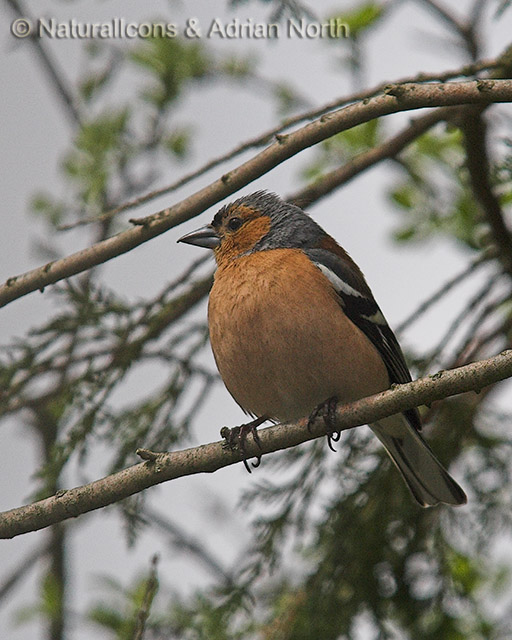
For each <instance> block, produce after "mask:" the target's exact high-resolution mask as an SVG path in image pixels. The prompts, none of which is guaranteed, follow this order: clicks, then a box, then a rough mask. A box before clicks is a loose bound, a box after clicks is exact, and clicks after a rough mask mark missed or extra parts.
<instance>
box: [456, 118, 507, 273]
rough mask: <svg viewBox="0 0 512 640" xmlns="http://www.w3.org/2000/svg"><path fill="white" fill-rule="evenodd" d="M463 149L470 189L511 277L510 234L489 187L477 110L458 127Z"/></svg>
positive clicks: (481, 120)
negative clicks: (462, 136) (461, 135)
mask: <svg viewBox="0 0 512 640" xmlns="http://www.w3.org/2000/svg"><path fill="white" fill-rule="evenodd" d="M461 129H462V132H463V134H464V143H465V148H466V165H467V168H468V171H469V176H470V183H471V188H472V189H473V194H474V196H475V198H476V200H477V201H478V202H479V204H480V206H481V208H482V211H483V214H484V216H485V219H486V220H487V222H488V223H489V226H490V227H491V231H492V235H493V239H494V242H495V244H496V246H497V247H498V250H499V257H500V259H501V263H502V265H503V268H504V269H505V270H506V271H507V272H508V273H509V274H510V275H512V230H511V229H509V228H508V227H507V225H506V223H505V217H504V215H503V211H502V209H501V204H500V201H499V199H498V197H497V196H496V195H495V194H494V192H493V189H492V185H491V178H490V173H491V163H490V161H489V154H488V151H487V126H486V122H485V120H484V117H483V115H482V114H481V113H480V111H479V110H475V109H468V111H467V112H466V114H465V117H464V119H463V120H462V123H461Z"/></svg>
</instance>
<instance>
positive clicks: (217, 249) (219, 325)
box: [179, 191, 466, 507]
mask: <svg viewBox="0 0 512 640" xmlns="http://www.w3.org/2000/svg"><path fill="white" fill-rule="evenodd" d="M179 242H185V243H188V244H192V245H197V246H200V247H207V248H210V249H213V251H214V254H215V259H216V262H217V270H216V273H215V279H214V285H213V288H212V290H211V293H210V299H209V305H208V324H209V330H210V340H211V345H212V350H213V354H214V356H215V361H216V364H217V367H218V369H219V372H220V375H221V377H222V379H223V381H224V383H225V385H226V387H227V389H228V391H229V392H230V393H231V395H232V396H233V397H234V399H235V400H236V401H237V402H238V404H239V405H240V406H241V407H242V408H243V409H244V410H245V411H246V412H248V413H250V414H252V415H253V416H256V417H257V420H256V421H255V423H253V424H261V423H262V422H263V421H265V420H266V419H271V420H274V421H289V420H297V419H299V418H302V417H304V416H308V415H311V414H312V412H313V413H314V414H315V415H316V413H318V409H317V407H325V406H326V405H327V406H329V407H332V403H333V402H337V401H339V402H351V401H353V400H357V399H359V398H363V397H365V396H368V395H372V394H375V393H378V392H380V391H383V390H384V389H388V388H389V386H390V385H391V384H392V383H404V382H410V380H411V375H410V373H409V370H408V368H407V365H406V363H405V359H404V356H403V354H402V350H401V349H400V346H399V344H398V342H397V340H396V338H395V335H394V334H393V332H392V331H391V329H390V328H389V326H388V324H387V322H386V320H385V318H384V316H383V315H382V312H381V310H380V309H379V307H378V305H377V303H376V302H375V300H374V298H373V295H372V293H371V291H370V288H369V287H368V285H367V283H366V280H365V278H364V276H363V274H362V273H361V270H360V269H359V267H358V266H357V265H356V264H355V262H354V261H353V260H352V259H351V258H350V256H349V255H348V254H347V252H346V251H345V250H344V249H342V248H341V247H340V246H339V245H338V244H337V242H336V241H335V240H334V239H333V238H332V237H331V236H329V235H328V234H327V233H326V232H325V231H324V230H323V229H322V228H321V227H320V226H319V225H318V224H317V223H316V222H314V220H312V219H311V218H310V217H309V216H308V215H307V214H306V213H304V211H302V210H301V209H300V208H299V207H296V206H294V205H292V204H289V203H287V202H285V201H283V200H281V199H280V198H279V197H278V196H276V195H274V194H272V193H268V192H265V191H258V192H256V193H253V194H251V195H248V196H245V197H242V198H240V199H238V200H236V201H235V202H233V203H231V204H228V205H226V206H224V207H222V208H221V209H220V210H219V211H218V213H217V214H216V215H215V217H214V218H213V221H212V223H211V224H209V225H207V226H205V227H203V228H201V229H198V230H197V231H194V232H192V233H189V234H187V235H185V236H183V237H182V238H180V240H179ZM370 426H371V429H372V430H373V431H374V433H375V435H376V436H377V437H378V438H379V440H380V441H381V442H382V444H383V445H384V447H385V448H386V450H387V452H388V453H389V455H390V456H391V459H392V460H393V462H394V463H395V465H396V466H397V467H398V469H399V471H400V472H401V474H402V476H403V478H404V480H405V482H406V484H407V486H408V487H409V489H410V490H411V492H412V494H413V496H414V497H415V498H416V500H417V501H418V502H419V504H420V505H422V506H425V507H426V506H433V505H436V504H438V503H440V502H444V503H447V504H453V505H458V504H464V503H465V502H466V495H465V494H464V491H463V490H462V489H461V487H460V486H459V485H458V484H457V483H456V482H455V480H453V478H452V477H451V476H450V475H449V474H448V472H447V471H446V470H445V469H444V468H443V467H442V465H441V464H440V462H439V461H438V460H437V459H436V457H435V456H434V454H433V452H432V450H431V449H430V448H429V446H428V445H427V444H426V442H425V441H424V440H423V438H422V437H421V435H420V433H419V431H420V429H421V422H420V416H419V413H418V411H417V409H410V410H408V411H405V412H404V413H403V414H397V415H394V416H391V417H389V418H385V419H384V420H379V422H376V423H374V424H372V425H370Z"/></svg>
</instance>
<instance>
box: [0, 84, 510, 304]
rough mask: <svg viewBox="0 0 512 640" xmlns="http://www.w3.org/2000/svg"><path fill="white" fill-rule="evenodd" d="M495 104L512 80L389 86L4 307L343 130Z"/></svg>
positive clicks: (9, 295)
mask: <svg viewBox="0 0 512 640" xmlns="http://www.w3.org/2000/svg"><path fill="white" fill-rule="evenodd" d="M493 102H512V81H511V80H478V81H472V82H453V83H448V84H442V83H440V84H429V85H422V84H404V85H391V86H389V87H388V88H387V89H386V91H385V92H384V93H383V94H381V95H378V96H376V97H374V98H370V99H369V100H363V101H361V102H357V103H355V104H352V105H349V106H348V107H345V108H343V109H340V110H339V111H335V112H333V113H329V114H327V115H324V116H322V117H320V118H318V120H315V121H314V122H311V123H309V124H307V125H306V126H304V127H302V128H301V129H299V130H297V131H294V132H293V133H290V134H289V135H286V136H279V138H278V140H277V142H275V143H273V144H271V145H270V146H269V147H267V148H266V149H264V150H263V151H261V152H260V153H259V154H257V155H256V156H255V157H254V158H252V159H250V160H248V161H247V162H245V163H244V164H242V165H240V166H239V167H237V168H236V169H234V170H232V171H230V172H229V173H226V174H224V175H223V176H222V177H221V178H220V179H219V180H216V181H215V182H213V183H212V184H210V185H208V186H207V187H204V188H203V189H200V190H199V191H197V192H196V193H195V194H193V195H192V196H190V197H188V198H186V199H185V200H182V201H181V202H179V203H177V204H175V205H174V206H172V207H169V208H168V209H164V210H162V211H159V212H158V213H155V214H153V215H151V216H148V217H146V218H142V219H139V220H134V221H133V222H134V224H135V225H136V226H134V227H133V228H132V229H128V230H127V231H123V232H121V233H119V234H117V235H115V236H113V237H111V238H107V239H106V240H103V241H101V242H98V243H96V244H94V245H92V246H91V247H88V248H87V249H83V250H82V251H78V252H77V253H74V254H72V255H70V256H68V257H66V258H62V259H60V260H55V261H53V262H49V263H47V264H46V265H44V266H42V267H39V268H37V269H33V270H32V271H28V272H26V273H24V274H21V275H18V276H14V277H11V278H8V279H7V281H6V282H5V284H4V285H2V286H1V287H0V306H4V305H6V304H8V303H9V302H11V301H13V300H16V299H17V298H20V297H22V296H24V295H26V294H27V293H30V292H32V291H36V290H37V289H43V288H44V287H46V286H47V285H49V284H53V283H55V282H58V281H59V280H62V279H64V278H68V277H70V276H73V275H76V274H78V273H81V272H83V271H86V270H87V269H90V268H92V267H94V266H96V265H98V264H101V263H103V262H106V261H107V260H111V259H112V258H114V257H116V256H119V255H121V254H122V253H126V252H127V251H130V250H131V249H134V248H135V247H137V246H139V245H141V244H143V243H144V242H147V241H148V240H150V239H152V238H154V237H156V236H158V235H160V234H161V233H164V231H168V230H169V229H171V228H172V227H175V226H177V225H178V224H181V223H182V222H185V221H186V220H189V219H190V218H192V217H194V216H196V215H198V214H199V213H201V212H202V211H204V210H205V209H207V208H209V207H211V206H213V205H214V204H216V203H217V202H219V201H220V200H222V199H223V198H226V197H227V196H229V195H231V194H233V193H235V192H236V191H238V190H239V189H241V188H242V187H244V186H246V185H247V184H249V183H250V182H252V181H253V180H256V179H257V178H259V177H260V176H262V175H264V174H265V173H267V172H269V171H270V170H271V169H273V168H274V167H276V166H278V165H279V164H281V163H282V162H284V161H285V160H288V158H291V157H292V156H294V155H296V154H297V153H299V152H300V151H302V150H304V149H306V148H308V147H311V146H313V145H315V144H317V143H319V142H321V141H322V140H325V139H326V138H329V137H331V136H333V135H335V134H336V133H339V132H340V131H344V130H346V129H349V128H351V127H354V126H356V125H358V124H362V123H364V122H368V121H369V120H373V119H374V118H379V117H382V116H385V115H389V114H391V113H397V112H401V111H410V110H413V109H421V108H425V107H441V106H454V105H461V104H480V105H482V104H484V105H486V104H490V103H493Z"/></svg>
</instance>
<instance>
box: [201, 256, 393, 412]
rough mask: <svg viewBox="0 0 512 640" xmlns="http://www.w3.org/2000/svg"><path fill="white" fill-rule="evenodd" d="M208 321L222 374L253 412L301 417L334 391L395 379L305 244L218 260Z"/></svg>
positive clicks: (353, 391) (376, 386) (377, 386)
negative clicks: (221, 262) (304, 249)
mask: <svg viewBox="0 0 512 640" xmlns="http://www.w3.org/2000/svg"><path fill="white" fill-rule="evenodd" d="M208 321H209V327H210V339H211V344H212V349H213V353H214V356H215V360H216V362H217V366H218V368H219V372H220V374H221V376H222V379H223V380H224V383H225V385H226V387H227V388H228V390H229V391H230V393H231V394H232V396H233V397H234V398H235V400H236V401H237V402H238V403H239V404H240V405H241V406H242V407H243V408H244V409H245V410H247V411H249V412H250V413H253V414H254V415H257V416H262V415H266V416H268V417H272V418H276V419H279V420H292V419H298V418H301V417H304V416H307V415H309V413H310V412H311V411H312V410H313V409H314V408H315V407H316V406H317V405H318V404H319V403H321V402H323V401H324V400H327V399H328V398H330V397H332V396H337V397H338V399H339V400H340V401H341V402H347V401H350V400H355V399H358V398H360V397H363V396H366V395H370V394H372V393H377V392H378V391H382V390H383V389H386V388H387V387H388V386H389V379H388V374H387V371H386V368H385V366H384V363H383V362H382V360H381V358H380V356H379V354H378V352H377V350H376V349H375V347H374V346H373V345H372V344H371V342H370V341H369V340H368V339H367V338H366V336H365V335H364V334H363V333H362V332H361V331H360V330H359V329H358V328H357V327H356V326H355V325H354V324H353V323H352V322H351V321H350V320H348V318H347V317H346V316H345V314H344V313H343V312H342V310H341V307H340V305H339V302H338V298H337V295H336V293H335V291H334V289H333V288H332V286H331V285H330V283H329V282H328V280H327V278H326V277H325V276H324V275H323V274H322V272H321V271H320V270H319V269H318V268H317V267H315V266H314V264H313V263H312V262H311V261H310V260H309V259H308V258H307V257H306V256H305V254H304V253H303V252H302V251H300V250H296V249H274V250H270V251H262V252H259V253H255V254H251V255H249V256H243V257H241V258H238V259H236V260H233V261H231V262H229V263H227V264H224V265H223V266H221V267H219V269H218V270H217V273H216V274H215V282H214V286H213V288H212V291H211V294H210V301H209V308H208Z"/></svg>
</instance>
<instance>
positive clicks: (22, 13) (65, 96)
mask: <svg viewBox="0 0 512 640" xmlns="http://www.w3.org/2000/svg"><path fill="white" fill-rule="evenodd" d="M7 4H9V5H10V6H11V9H12V10H13V11H14V12H15V14H16V15H17V16H18V18H27V17H28V12H27V10H26V8H25V7H23V6H22V5H21V3H20V2H19V0H7ZM29 22H30V23H32V24H35V23H36V22H37V21H36V20H34V19H33V18H30V19H29ZM28 40H30V42H31V43H32V45H33V46H34V49H35V51H36V53H37V56H38V58H39V59H40V61H41V63H42V65H43V67H44V69H45V70H46V73H47V75H48V76H49V78H50V81H51V83H52V85H53V86H54V87H55V88H56V90H57V94H58V96H59V97H60V99H61V102H62V104H63V105H64V107H65V108H66V112H67V114H68V116H69V118H70V120H71V121H72V123H73V124H75V125H77V124H80V122H81V117H80V111H79V109H78V106H77V100H76V98H75V97H74V96H73V93H72V92H71V89H69V88H68V87H67V85H66V84H65V83H64V81H63V77H64V74H63V72H62V69H59V68H58V67H57V63H56V62H55V60H54V59H53V58H52V56H51V53H50V51H49V50H48V49H47V47H45V46H44V43H43V41H42V39H41V38H38V37H37V36H36V35H34V34H33V35H30V36H29V38H28Z"/></svg>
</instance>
